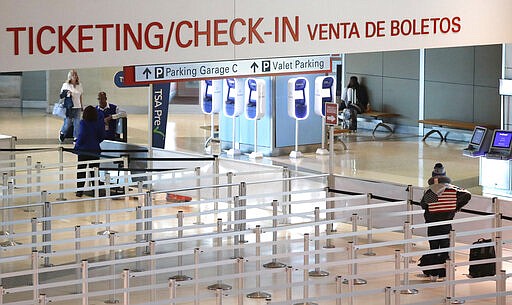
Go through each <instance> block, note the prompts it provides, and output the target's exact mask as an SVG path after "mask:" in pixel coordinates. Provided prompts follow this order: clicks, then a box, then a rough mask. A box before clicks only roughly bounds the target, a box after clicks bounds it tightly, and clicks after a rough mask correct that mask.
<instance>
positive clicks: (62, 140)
mask: <svg viewBox="0 0 512 305" xmlns="http://www.w3.org/2000/svg"><path fill="white" fill-rule="evenodd" d="M65 139H66V135H65V134H63V133H62V132H59V142H60V143H62V142H64V140H65Z"/></svg>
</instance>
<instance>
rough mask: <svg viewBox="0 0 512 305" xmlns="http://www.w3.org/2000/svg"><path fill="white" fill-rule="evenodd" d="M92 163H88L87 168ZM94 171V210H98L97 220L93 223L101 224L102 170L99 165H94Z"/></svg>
mask: <svg viewBox="0 0 512 305" xmlns="http://www.w3.org/2000/svg"><path fill="white" fill-rule="evenodd" d="M90 165H91V164H90V163H89V164H87V168H89V166H90ZM93 171H94V179H93V183H94V211H95V212H96V216H95V220H94V221H93V222H92V224H101V223H102V222H101V220H100V200H99V198H100V177H99V176H100V171H99V170H98V168H97V167H94V169H93ZM87 173H89V171H87ZM85 184H88V182H86V183H85Z"/></svg>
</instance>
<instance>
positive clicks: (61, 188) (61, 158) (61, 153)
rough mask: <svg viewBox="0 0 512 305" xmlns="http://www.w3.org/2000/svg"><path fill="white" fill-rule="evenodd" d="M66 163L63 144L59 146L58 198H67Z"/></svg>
mask: <svg viewBox="0 0 512 305" xmlns="http://www.w3.org/2000/svg"><path fill="white" fill-rule="evenodd" d="M63 163H64V150H63V147H62V146H59V164H61V165H60V166H59V191H60V192H59V198H58V200H61V201H62V200H66V198H64V166H62V164H63Z"/></svg>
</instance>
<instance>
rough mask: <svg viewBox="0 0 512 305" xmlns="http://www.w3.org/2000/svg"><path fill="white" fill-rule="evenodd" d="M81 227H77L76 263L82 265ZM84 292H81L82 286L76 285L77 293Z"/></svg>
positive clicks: (78, 272)
mask: <svg viewBox="0 0 512 305" xmlns="http://www.w3.org/2000/svg"><path fill="white" fill-rule="evenodd" d="M80 235H81V234H80V226H79V225H76V226H75V263H76V264H80V262H81V261H82V255H81V254H80V249H81V248H82V246H81V243H80ZM76 279H77V280H79V279H80V268H77V269H76ZM81 292H82V291H80V284H78V285H76V293H77V294H79V293H81Z"/></svg>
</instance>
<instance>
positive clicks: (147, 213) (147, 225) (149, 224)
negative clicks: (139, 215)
mask: <svg viewBox="0 0 512 305" xmlns="http://www.w3.org/2000/svg"><path fill="white" fill-rule="evenodd" d="M152 206H153V198H152V197H151V191H147V192H146V193H145V194H144V207H145V208H146V209H145V210H144V220H146V221H144V231H145V232H147V233H144V240H145V241H146V243H150V241H151V240H153V234H152V233H151V232H150V231H151V230H152V229H153V221H151V218H153V210H152V208H151V207H152ZM145 252H146V253H150V249H149V248H147V247H146V251H145Z"/></svg>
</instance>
